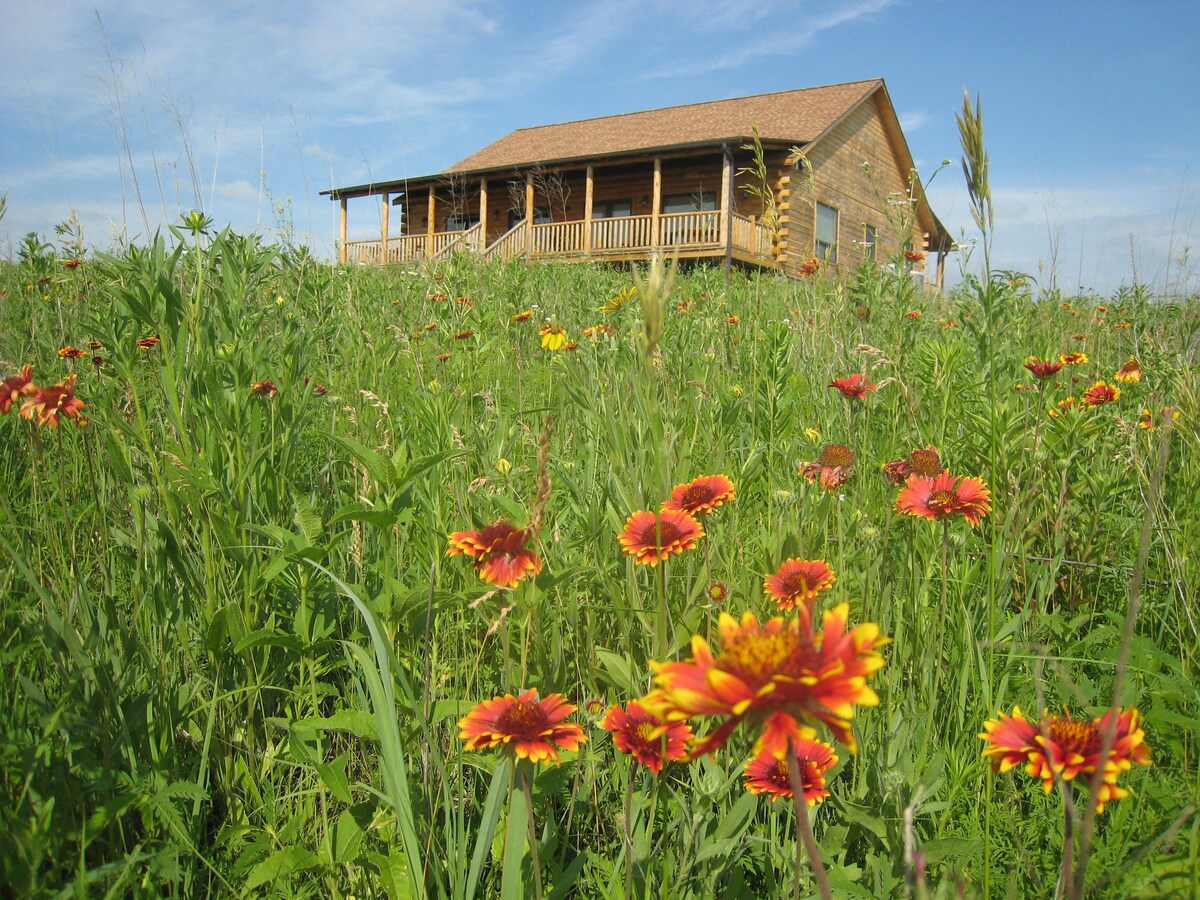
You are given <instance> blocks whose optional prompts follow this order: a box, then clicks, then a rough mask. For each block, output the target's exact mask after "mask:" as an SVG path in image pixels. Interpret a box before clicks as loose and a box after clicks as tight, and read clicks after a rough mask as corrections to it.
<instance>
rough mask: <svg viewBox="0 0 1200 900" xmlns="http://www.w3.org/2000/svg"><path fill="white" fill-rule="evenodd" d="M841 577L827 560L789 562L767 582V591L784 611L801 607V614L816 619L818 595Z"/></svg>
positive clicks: (765, 583)
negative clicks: (814, 612)
mask: <svg viewBox="0 0 1200 900" xmlns="http://www.w3.org/2000/svg"><path fill="white" fill-rule="evenodd" d="M835 581H837V577H836V576H835V575H834V574H833V569H831V568H829V566H828V565H826V564H825V560H823V559H794V558H793V559H789V560H787V561H785V562H784V564H783V565H782V566H780V567H779V571H778V572H776V573H775V574H774V575H768V576H767V577H766V578H765V579H763V590H765V591H766V592H767V596H768V597H774V598H775V602H776V604H778V606H779V608H780V609H781V610H783V611H785V612H786V611H787V610H791V609H796V608H797V607H799V608H800V610H801V611H802V612H801V615H802V616H804V617H805V618H806V619H809V620H811V619H812V608H813V603H814V602H815V601H816V599H817V595H818V594H820V593H821V592H822V591H827V590H829V589H830V588H831V587H833V583H834V582H835Z"/></svg>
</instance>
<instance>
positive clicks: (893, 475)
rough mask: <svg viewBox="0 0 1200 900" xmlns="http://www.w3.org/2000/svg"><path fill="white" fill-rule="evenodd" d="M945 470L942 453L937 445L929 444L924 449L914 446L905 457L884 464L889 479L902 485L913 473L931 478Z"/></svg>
mask: <svg viewBox="0 0 1200 900" xmlns="http://www.w3.org/2000/svg"><path fill="white" fill-rule="evenodd" d="M943 471H945V470H944V469H943V468H942V459H941V454H939V453H938V449H937V447H934V446H929V447H926V448H925V449H924V450H922V449H920V448H919V447H915V448H913V451H912V452H911V453H910V454H908V456H907V457H906V458H905V459H895V460H892V461H891V462H886V463H884V464H883V473H884V475H886V476H887V479H888V481H890V482H891V483H892V484H894V485H896V486H897V487H900V486H902V485H903V484H904V482H906V481H907V480H908V478H909V476H911V475H921V476H923V477H926V478H930V477H932V476H934V475H938V474H940V473H941V472H943Z"/></svg>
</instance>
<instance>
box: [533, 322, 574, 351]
mask: <svg viewBox="0 0 1200 900" xmlns="http://www.w3.org/2000/svg"><path fill="white" fill-rule="evenodd" d="M538 334H540V335H541V336H542V347H543V348H544V349H546V350H549V351H551V352H553V351H556V350H561V349H562V348H563V347H565V346H566V344H567V340H568V338H567V329H565V328H563V327H562V326H561V325H543V326H542V327H541V328H539V329H538Z"/></svg>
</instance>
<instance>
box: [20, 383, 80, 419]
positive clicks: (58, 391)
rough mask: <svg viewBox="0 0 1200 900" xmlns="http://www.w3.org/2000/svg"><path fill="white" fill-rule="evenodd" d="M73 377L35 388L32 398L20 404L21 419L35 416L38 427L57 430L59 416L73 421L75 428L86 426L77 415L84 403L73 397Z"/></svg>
mask: <svg viewBox="0 0 1200 900" xmlns="http://www.w3.org/2000/svg"><path fill="white" fill-rule="evenodd" d="M75 377H76V376H75V375H74V374H72V375H68V376H67V377H66V378H64V379H63V380H62V381H60V382H59V383H58V384H56V385H53V386H51V387H44V388H35V389H34V391H33V394H32V396H30V397H29V399H27V400H26V401H25V402H24V403H22V404H21V417H22V418H25V419H32V418H33V417H34V416H37V423H38V424H39V425H49V426H50V427H51V428H57V427H58V417H59V415H60V414H61V415H64V416H66V417H67V418H68V419H74V420H75V425H76V426H77V427H82V426H84V425H86V424H87V422H88V420H87V419H85V418H83V417H82V416H80V415H79V411H80V410H82V409H83V407H84V402H83V401H82V400H80V399H79V398H78V397H76V396H75ZM10 396H11V393H10ZM14 399H15V398H14ZM9 402H10V403H11V400H10V401H9Z"/></svg>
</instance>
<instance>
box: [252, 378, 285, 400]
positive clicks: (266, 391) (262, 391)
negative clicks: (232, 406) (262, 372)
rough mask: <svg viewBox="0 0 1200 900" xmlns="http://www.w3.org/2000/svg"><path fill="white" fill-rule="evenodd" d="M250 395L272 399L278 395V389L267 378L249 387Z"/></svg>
mask: <svg viewBox="0 0 1200 900" xmlns="http://www.w3.org/2000/svg"><path fill="white" fill-rule="evenodd" d="M250 393H251V394H253V395H254V396H255V397H274V396H276V395H277V394H278V393H279V388H277V387H276V386H275V382H274V381H272V380H271V379H270V378H268V379H266V380H265V381H256V382H254V384H252V385H250Z"/></svg>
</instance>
